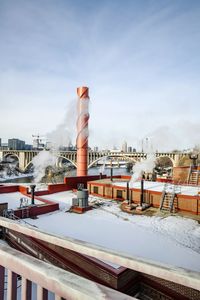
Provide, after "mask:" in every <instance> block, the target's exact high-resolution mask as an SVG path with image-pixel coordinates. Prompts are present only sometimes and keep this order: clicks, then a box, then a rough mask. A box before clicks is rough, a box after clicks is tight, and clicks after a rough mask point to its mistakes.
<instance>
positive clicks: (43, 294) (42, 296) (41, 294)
mask: <svg viewBox="0 0 200 300" xmlns="http://www.w3.org/2000/svg"><path fill="white" fill-rule="evenodd" d="M37 300H48V291H47V290H46V289H44V288H43V287H41V286H40V285H37Z"/></svg>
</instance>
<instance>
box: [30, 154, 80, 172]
mask: <svg viewBox="0 0 200 300" xmlns="http://www.w3.org/2000/svg"><path fill="white" fill-rule="evenodd" d="M59 158H62V159H65V160H67V161H69V162H70V163H71V164H72V165H73V166H74V167H75V168H76V167H77V166H76V164H75V163H74V162H73V161H72V160H71V159H69V158H67V157H64V156H62V155H58V156H57V160H58V159H59ZM30 165H33V160H31V161H29V163H28V164H27V165H26V166H25V168H24V172H25V171H27V169H28V168H29V167H30Z"/></svg>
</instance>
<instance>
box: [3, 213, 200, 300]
mask: <svg viewBox="0 0 200 300" xmlns="http://www.w3.org/2000/svg"><path fill="white" fill-rule="evenodd" d="M0 226H1V227H2V228H3V229H4V230H6V229H10V230H13V231H16V232H20V233H21V234H25V235H27V236H30V237H33V238H36V239H40V240H43V241H46V242H48V243H52V244H56V245H58V246H60V247H63V248H66V249H70V250H73V251H76V252H79V253H82V254H86V255H88V256H92V257H95V258H97V259H100V260H104V261H105V260H106V261H109V262H112V263H114V264H117V265H120V266H124V267H127V268H129V269H132V270H135V271H138V272H141V273H144V274H148V275H152V276H155V277H158V278H161V279H165V280H168V281H171V282H174V283H177V284H181V285H183V286H186V287H190V288H193V289H196V290H198V291H200V273H199V272H195V271H191V270H186V269H183V268H178V267H174V266H170V265H166V264H161V263H158V262H155V261H151V260H148V259H142V258H140V257H135V256H133V255H128V254H126V253H123V252H120V251H114V250H110V249H107V248H105V247H101V246H97V245H94V244H90V243H87V242H83V241H80V240H76V239H73V238H69V237H61V236H58V235H55V234H49V233H47V232H45V231H43V230H41V229H38V228H35V227H32V226H29V225H22V224H19V223H18V222H15V221H12V220H8V219H6V218H2V217H0ZM0 264H1V266H2V267H3V268H7V269H8V270H10V271H9V272H10V273H9V276H8V278H9V281H8V283H9V288H8V290H9V295H11V293H12V287H13V286H15V285H16V284H13V282H15V280H14V279H13V278H15V277H16V276H15V274H19V275H21V276H22V278H23V280H22V296H23V298H22V299H23V300H25V299H30V298H26V296H25V291H27V286H28V282H29V281H31V282H35V283H36V284H38V285H39V286H40V287H41V288H38V292H37V295H38V298H37V299H46V298H42V297H43V296H42V295H43V294H44V291H45V290H50V291H52V292H53V293H55V294H56V295H57V296H56V297H57V298H56V300H57V299H61V297H63V298H67V299H90V297H91V299H133V298H131V297H128V296H126V295H123V294H121V293H119V292H116V291H114V290H112V289H109V288H106V287H104V286H101V285H99V284H97V283H94V282H92V281H89V280H86V279H84V278H82V277H79V276H77V275H74V274H71V273H69V272H67V271H63V270H61V269H58V268H56V267H54V266H52V265H49V264H46V263H44V262H42V261H39V260H37V259H35V258H32V257H30V256H27V255H25V254H22V253H20V252H18V251H16V250H14V249H11V248H8V247H6V246H1V247H0ZM2 267H1V268H0V274H2V272H3V269H2ZM1 277H2V276H1ZM13 280H14V281H13ZM1 286H2V283H0V287H1ZM23 291H24V292H23ZM102 293H103V294H102ZM94 295H95V296H94ZM102 295H104V296H105V297H102ZM59 297H60V298H59ZM8 299H9V300H10V299H15V298H12V297H10V298H8ZM0 300H3V298H1V296H0Z"/></svg>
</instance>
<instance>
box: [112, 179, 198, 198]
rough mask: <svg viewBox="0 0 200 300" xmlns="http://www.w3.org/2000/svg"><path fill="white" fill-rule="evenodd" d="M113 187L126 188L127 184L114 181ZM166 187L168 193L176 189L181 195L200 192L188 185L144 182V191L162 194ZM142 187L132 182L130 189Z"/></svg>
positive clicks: (195, 187) (139, 183)
mask: <svg viewBox="0 0 200 300" xmlns="http://www.w3.org/2000/svg"><path fill="white" fill-rule="evenodd" d="M113 185H115V186H123V187H126V185H127V182H123V181H114V182H113ZM164 186H166V191H167V192H172V191H173V190H174V189H175V191H176V192H177V193H181V194H184V195H197V194H198V192H200V188H199V186H187V185H173V184H170V183H169V184H167V185H166V184H165V183H164V182H154V181H144V189H145V190H152V191H157V192H162V191H163V189H164ZM140 187H141V182H140V181H136V182H130V188H139V189H140Z"/></svg>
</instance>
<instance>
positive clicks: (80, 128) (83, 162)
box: [76, 86, 89, 176]
mask: <svg viewBox="0 0 200 300" xmlns="http://www.w3.org/2000/svg"><path fill="white" fill-rule="evenodd" d="M88 91H89V89H88V87H85V86H83V87H79V88H77V94H78V119H77V140H76V146H77V176H86V175H87V170H88V120H89V111H88V104H89V94H88Z"/></svg>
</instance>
